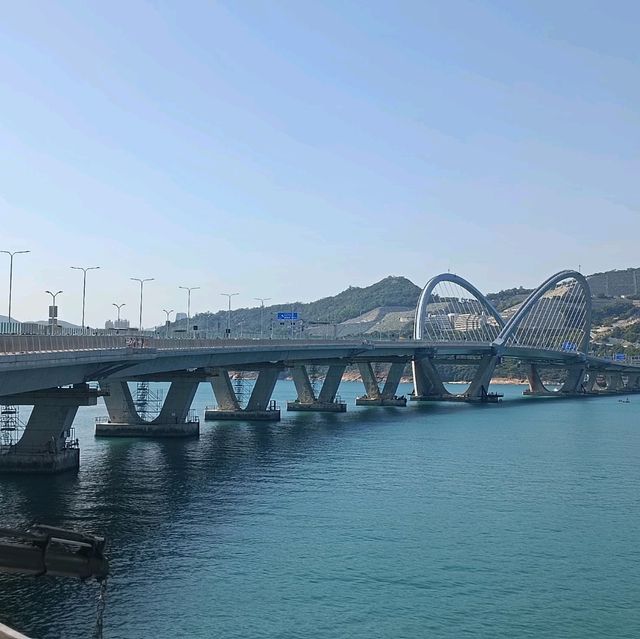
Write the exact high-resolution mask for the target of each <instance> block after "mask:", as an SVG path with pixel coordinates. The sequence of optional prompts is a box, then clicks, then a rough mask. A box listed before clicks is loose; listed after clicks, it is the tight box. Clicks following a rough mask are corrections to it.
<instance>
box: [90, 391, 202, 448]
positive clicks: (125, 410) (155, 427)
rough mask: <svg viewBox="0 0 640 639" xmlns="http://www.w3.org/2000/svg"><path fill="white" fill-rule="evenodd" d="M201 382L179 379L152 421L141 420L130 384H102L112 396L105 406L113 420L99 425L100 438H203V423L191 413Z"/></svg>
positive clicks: (99, 421)
mask: <svg viewBox="0 0 640 639" xmlns="http://www.w3.org/2000/svg"><path fill="white" fill-rule="evenodd" d="M199 383H200V382H199V381H198V380H196V379H189V378H176V379H174V380H173V381H172V382H171V383H170V385H169V391H168V392H167V396H166V398H165V400H164V402H163V404H162V407H161V409H160V413H159V414H158V416H157V417H155V418H154V419H153V420H151V421H146V420H144V419H142V417H140V415H139V414H138V412H137V411H136V407H135V404H134V402H133V397H132V395H131V390H130V389H129V385H128V383H127V382H126V381H123V380H120V379H118V380H107V381H104V382H101V384H100V387H101V388H102V390H104V391H106V392H108V393H109V395H107V396H106V397H105V405H106V407H107V412H108V413H109V416H108V418H107V419H103V418H99V419H98V420H97V421H96V428H95V435H96V437H193V436H197V435H199V434H200V421H199V419H198V418H197V417H195V416H191V415H190V414H189V411H190V409H191V404H192V402H193V398H194V396H195V394H196V391H197V390H198V385H199Z"/></svg>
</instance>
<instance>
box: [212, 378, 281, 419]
mask: <svg viewBox="0 0 640 639" xmlns="http://www.w3.org/2000/svg"><path fill="white" fill-rule="evenodd" d="M279 372H280V368H278V367H276V366H274V367H269V368H263V369H261V370H260V371H259V373H258V377H257V379H256V382H255V384H254V386H253V391H252V392H251V397H249V401H248V402H247V407H246V408H242V406H240V402H239V401H238V398H237V397H236V394H235V391H234V390H233V385H232V384H231V378H230V377H229V371H227V370H226V369H218V370H217V371H216V373H215V375H214V376H212V377H211V386H212V387H213V394H214V395H215V397H216V401H217V402H218V405H217V406H216V407H214V408H207V409H206V410H205V412H204V418H205V420H206V421H261V422H262V421H270V422H275V421H279V420H280V410H279V408H278V407H277V406H276V404H275V402H273V401H271V395H272V394H273V389H274V388H275V385H276V382H277V381H278V373H279Z"/></svg>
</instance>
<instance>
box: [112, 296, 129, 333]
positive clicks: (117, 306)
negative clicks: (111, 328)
mask: <svg viewBox="0 0 640 639" xmlns="http://www.w3.org/2000/svg"><path fill="white" fill-rule="evenodd" d="M111 306H115V307H116V308H117V309H118V319H117V320H116V327H115V328H116V333H117V332H118V331H119V330H120V309H121V308H122V307H123V306H126V303H125V302H122V304H116V303H115V302H111Z"/></svg>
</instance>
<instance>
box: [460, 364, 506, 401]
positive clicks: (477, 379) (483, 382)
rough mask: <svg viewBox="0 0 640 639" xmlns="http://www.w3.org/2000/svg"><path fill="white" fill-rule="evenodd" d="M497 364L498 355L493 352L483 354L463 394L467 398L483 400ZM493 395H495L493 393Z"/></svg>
mask: <svg viewBox="0 0 640 639" xmlns="http://www.w3.org/2000/svg"><path fill="white" fill-rule="evenodd" d="M497 364H498V357H497V356H496V355H493V354H487V355H483V356H482V359H481V360H480V364H479V365H478V370H477V371H476V374H475V375H474V377H473V380H472V382H471V384H470V386H469V388H468V389H467V392H466V393H465V395H466V396H467V397H469V398H473V399H480V400H481V401H482V400H485V399H486V398H487V396H488V393H489V384H491V378H492V377H493V372H494V371H495V369H496V366H497ZM493 397H496V395H495V394H493Z"/></svg>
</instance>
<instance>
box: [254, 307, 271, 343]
mask: <svg viewBox="0 0 640 639" xmlns="http://www.w3.org/2000/svg"><path fill="white" fill-rule="evenodd" d="M253 299H254V300H256V301H258V302H260V339H262V334H263V332H264V303H265V302H268V301H269V300H270V299H271V298H270V297H254V298H253Z"/></svg>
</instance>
